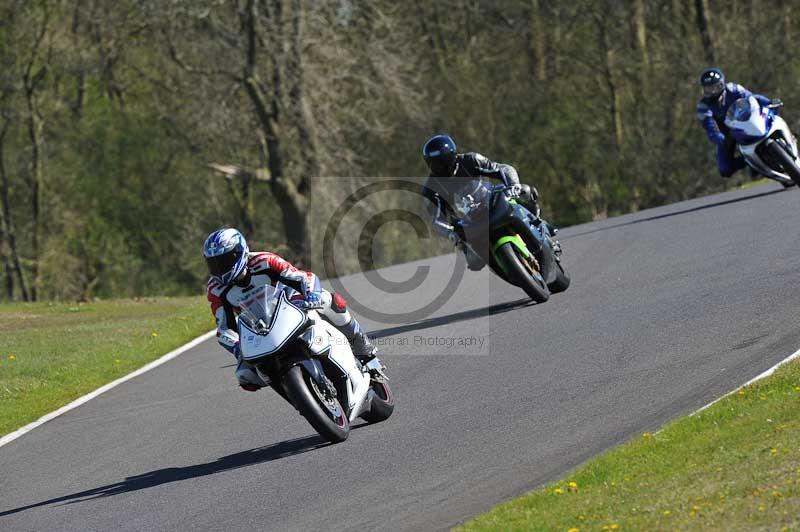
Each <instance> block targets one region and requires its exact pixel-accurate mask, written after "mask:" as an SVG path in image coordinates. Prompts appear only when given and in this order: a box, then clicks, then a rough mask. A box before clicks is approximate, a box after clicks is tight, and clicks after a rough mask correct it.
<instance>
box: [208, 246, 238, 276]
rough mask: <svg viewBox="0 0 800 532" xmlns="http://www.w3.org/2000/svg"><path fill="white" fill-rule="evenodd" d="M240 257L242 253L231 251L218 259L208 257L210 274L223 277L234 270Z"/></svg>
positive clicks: (217, 257)
mask: <svg viewBox="0 0 800 532" xmlns="http://www.w3.org/2000/svg"><path fill="white" fill-rule="evenodd" d="M240 256H241V253H240V252H236V251H230V252H228V253H225V254H223V255H218V256H216V257H206V264H208V272H209V273H210V274H211V275H216V276H217V277H221V276H222V275H223V274H225V273H227V272H229V271H230V270H231V269H232V268H233V266H234V265H235V264H236V261H237V260H239V257H240Z"/></svg>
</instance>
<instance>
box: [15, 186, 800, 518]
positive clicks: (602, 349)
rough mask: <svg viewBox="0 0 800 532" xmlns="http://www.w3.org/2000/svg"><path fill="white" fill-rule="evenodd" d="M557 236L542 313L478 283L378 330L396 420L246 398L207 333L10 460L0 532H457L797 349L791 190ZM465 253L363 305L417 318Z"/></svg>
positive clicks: (798, 267) (795, 223) (764, 191)
mask: <svg viewBox="0 0 800 532" xmlns="http://www.w3.org/2000/svg"><path fill="white" fill-rule="evenodd" d="M560 237H561V240H562V242H563V244H564V249H565V255H564V263H565V264H566V266H567V268H568V270H569V271H570V273H571V274H572V279H573V284H572V287H571V288H570V289H569V290H568V291H567V292H565V293H563V294H558V295H554V296H552V298H551V300H550V301H549V302H547V303H545V304H543V305H527V304H525V303H524V301H522V300H521V299H522V296H523V295H524V294H523V293H522V291H520V290H518V289H516V288H514V287H512V286H509V285H506V284H504V283H502V282H500V281H498V280H496V279H491V278H490V277H489V276H488V275H486V274H484V273H479V274H476V273H472V272H466V273H465V274H464V277H463V279H462V280H461V281H460V283H459V285H458V288H457V289H456V290H455V291H454V292H453V293H452V297H450V298H449V299H447V298H445V299H447V301H446V302H445V304H444V306H442V307H441V308H440V309H438V310H437V311H436V312H435V313H434V314H433V315H431V316H428V317H423V316H417V317H416V318H417V319H416V320H415V321H414V322H413V323H407V324H397V323H387V322H386V321H387V320H384V322H383V323H378V322H375V321H374V320H372V321H371V320H369V319H365V320H364V322H365V323H366V325H367V328H368V329H369V330H370V331H372V333H373V334H374V335H375V336H376V337H377V339H378V341H380V343H381V345H382V350H383V355H384V357H383V358H384V360H385V361H386V363H387V366H388V370H389V374H390V377H391V378H392V384H393V390H394V393H395V396H396V401H397V407H396V410H395V414H394V416H392V417H391V418H390V419H389V420H388V421H386V422H384V423H382V424H377V425H372V426H370V425H358V424H357V426H356V427H355V428H354V430H353V431H352V433H351V435H350V438H349V439H348V440H347V441H346V442H344V443H343V444H340V445H326V444H324V443H323V442H322V441H321V440H320V439H319V438H317V437H316V436H315V435H314V432H313V429H311V427H310V426H309V425H308V424H307V423H306V421H305V420H304V419H303V418H301V417H300V416H298V415H297V414H296V413H295V412H294V410H293V409H292V408H291V407H290V406H289V405H288V404H286V403H285V402H284V401H283V400H282V399H281V398H280V397H279V396H278V395H277V394H275V393H274V392H272V391H269V390H266V391H264V390H262V391H259V392H257V393H247V392H244V391H240V390H239V388H238V387H237V386H236V385H235V383H234V379H233V374H232V369H233V368H232V367H231V366H230V364H231V362H232V358H231V357H230V356H229V355H227V354H226V353H224V352H223V351H221V349H220V348H218V347H217V346H216V344H215V342H214V340H211V341H209V342H206V343H204V344H202V345H201V346H199V347H197V348H195V349H193V350H191V351H189V352H187V353H185V354H183V355H181V356H180V357H178V358H177V359H175V360H172V361H170V362H168V363H167V364H165V365H163V366H161V367H159V368H157V369H155V370H153V371H151V372H149V373H146V374H144V375H142V376H139V377H136V378H135V379H133V380H131V381H129V382H127V383H125V384H123V385H121V386H119V387H117V388H115V389H113V390H111V391H110V392H108V393H106V394H104V395H102V396H100V397H98V398H97V399H94V400H92V401H90V402H89V403H87V404H86V405H83V406H81V407H79V408H77V409H75V410H72V411H71V412H69V413H67V414H66V415H64V416H61V417H59V418H57V419H55V420H53V421H51V422H49V423H47V424H45V425H43V426H41V427H39V428H37V429H35V430H34V431H32V432H30V433H29V434H26V435H25V436H23V437H21V438H19V439H18V440H16V441H14V442H12V443H10V444H9V445H6V446H5V447H2V448H0V530H3V531H6V532H10V531H23V530H24V531H41V530H53V531H89V530H117V531H136V532H141V531H147V530H170V531H172V530H187V531H189V530H191V531H194V530H219V531H226V532H230V531H231V530H297V531H307V530H345V529H350V530H367V529H377V528H381V529H387V530H432V529H433V530H436V529H446V528H448V527H450V526H452V525H455V524H457V523H459V522H462V521H463V520H465V519H467V518H469V517H471V516H473V515H475V514H477V513H480V512H482V511H484V510H487V509H489V508H490V507H492V506H493V505H494V504H496V503H497V502H500V501H502V500H505V499H507V498H509V497H512V496H514V495H517V494H520V493H521V492H523V491H525V490H528V489H530V488H533V487H536V486H537V485H539V484H541V483H542V482H545V481H547V480H550V479H554V478H556V477H558V476H559V475H561V474H563V473H564V472H566V471H567V470H569V469H570V468H572V467H574V466H576V465H577V464H579V463H581V462H583V461H584V460H586V459H587V458H589V457H590V456H592V455H594V454H596V453H599V452H601V451H603V450H604V449H607V448H608V447H610V446H613V445H615V444H617V443H620V442H623V441H625V440H626V439H628V438H631V437H633V436H635V435H637V434H640V433H641V432H643V431H645V430H652V429H655V428H657V427H659V426H660V425H662V424H663V423H664V422H665V421H667V420H669V419H671V418H674V417H675V416H677V415H679V414H682V413H686V412H689V411H692V410H694V409H696V408H698V407H700V406H703V405H704V404H706V403H708V402H709V401H711V400H713V399H714V398H716V397H718V396H720V395H721V394H723V393H725V392H727V391H730V390H731V389H733V388H735V387H737V386H738V385H740V384H742V383H744V382H745V381H747V380H749V379H750V378H752V377H754V376H755V375H757V374H759V373H761V372H762V371H763V370H765V369H766V368H768V367H770V366H772V365H773V364H775V363H777V362H778V361H780V360H781V359H783V358H785V357H786V356H788V355H789V354H791V353H793V352H794V351H796V350H797V349H798V348H799V347H800V328H798V326H797V323H798V318H797V315H796V314H795V312H796V311H797V309H798V301H800V191H798V190H794V189H792V190H786V191H784V190H783V189H782V188H781V187H780V186H779V185H778V184H770V185H764V186H760V187H756V188H751V189H747V190H738V191H733V192H728V193H724V194H720V195H715V196H710V197H706V198H702V199H698V200H692V201H688V202H683V203H678V204H674V205H670V206H666V207H661V208H658V209H652V210H648V211H643V212H640V213H637V214H633V215H627V216H623V217H619V218H614V219H609V220H605V221H602V222H596V223H591V224H585V225H580V226H575V227H571V228H568V229H565V230H563V231H562V232H561V234H560ZM454 263H455V261H454V258H453V256H450V257H440V258H438V259H434V260H431V261H424V262H423V263H419V264H417V263H413V264H406V265H401V266H396V267H393V268H389V269H387V270H385V271H383V272H381V274H382V275H384V276H385V277H386V278H387V279H389V280H390V281H402V280H404V279H408V278H409V277H410V276H411V273H413V271H414V270H415V269H416V268H417V267H418V266H420V265H421V264H422V265H428V266H430V268H431V269H430V271H429V272H428V273H427V278H426V280H425V286H424V287H420V288H418V289H415V290H412V291H411V292H408V293H406V294H387V293H385V292H381V291H379V290H376V289H374V288H371V286H370V285H369V283H368V282H367V281H366V280H365V279H364V278H363V277H362V276H358V277H351V278H346V279H344V283H345V286H346V287H347V289H348V292H350V296H351V297H350V299H351V300H354V301H355V302H356V304H358V305H362V306H363V307H366V308H369V309H374V310H378V311H381V312H391V313H402V312H410V311H413V310H415V309H417V308H419V307H420V306H421V303H420V302H421V301H424V300H425V298H426V297H427V298H428V299H430V298H431V297H432V296H435V295H436V294H435V293H434V292H436V290H438V291H439V293H441V291H442V290H443V287H444V286H445V285H446V284H447V281H448V279H449V278H450V277H451V272H452V271H453V269H454ZM351 303H352V301H351ZM389 321H390V320H389ZM481 340H483V342H482V343H481ZM405 342H407V343H405Z"/></svg>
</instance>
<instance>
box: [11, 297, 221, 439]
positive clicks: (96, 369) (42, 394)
mask: <svg viewBox="0 0 800 532" xmlns="http://www.w3.org/2000/svg"><path fill="white" fill-rule="evenodd" d="M212 328H213V323H212V320H211V314H210V313H209V311H208V307H207V305H206V301H205V298H202V297H192V298H188V297H186V298H148V299H137V300H113V301H98V302H92V303H30V304H28V303H24V304H23V303H14V304H3V305H0V436H3V435H4V434H7V433H9V432H11V431H13V430H15V429H18V428H19V427H21V426H23V425H25V424H27V423H30V422H31V421H35V420H36V419H38V418H39V417H41V416H42V415H44V414H46V413H48V412H51V411H53V410H55V409H57V408H59V407H61V406H63V405H65V404H67V403H69V402H70V401H72V400H74V399H77V398H78V397H80V396H82V395H84V394H86V393H88V392H90V391H92V390H95V389H97V388H99V387H100V386H102V385H104V384H106V383H108V382H110V381H112V380H115V379H117V378H119V377H122V376H124V375H126V374H128V373H130V372H131V371H133V370H135V369H137V368H140V367H141V366H143V365H144V364H146V363H148V362H150V361H152V360H155V359H156V358H158V357H159V356H161V355H163V354H165V353H167V352H169V351H171V350H173V349H175V348H176V347H179V346H181V345H183V344H184V343H186V342H188V341H189V340H191V339H192V338H195V337H197V336H199V335H201V334H203V333H205V332H207V331H209V330H211V329H212Z"/></svg>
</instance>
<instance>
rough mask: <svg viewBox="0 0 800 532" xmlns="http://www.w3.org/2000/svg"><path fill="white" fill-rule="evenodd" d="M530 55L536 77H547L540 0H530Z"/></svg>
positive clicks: (542, 79) (540, 79)
mask: <svg viewBox="0 0 800 532" xmlns="http://www.w3.org/2000/svg"><path fill="white" fill-rule="evenodd" d="M528 10H529V16H528V18H529V24H528V26H529V27H528V55H529V57H530V58H531V64H532V65H533V66H534V72H535V74H536V79H538V80H539V81H545V80H546V79H547V54H546V48H545V47H546V45H545V38H544V25H543V24H542V8H541V5H540V4H539V0H530V4H529V5H528Z"/></svg>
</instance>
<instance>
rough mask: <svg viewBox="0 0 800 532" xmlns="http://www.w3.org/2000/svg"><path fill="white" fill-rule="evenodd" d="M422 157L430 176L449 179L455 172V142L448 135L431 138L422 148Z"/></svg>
mask: <svg viewBox="0 0 800 532" xmlns="http://www.w3.org/2000/svg"><path fill="white" fill-rule="evenodd" d="M422 157H423V158H424V159H425V162H426V163H427V164H428V168H430V171H431V175H433V176H436V177H450V176H452V175H453V173H454V172H455V170H456V142H455V141H454V140H453V139H452V138H450V135H436V136H433V137H431V138H429V139H428V140H427V142H425V145H424V146H422Z"/></svg>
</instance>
